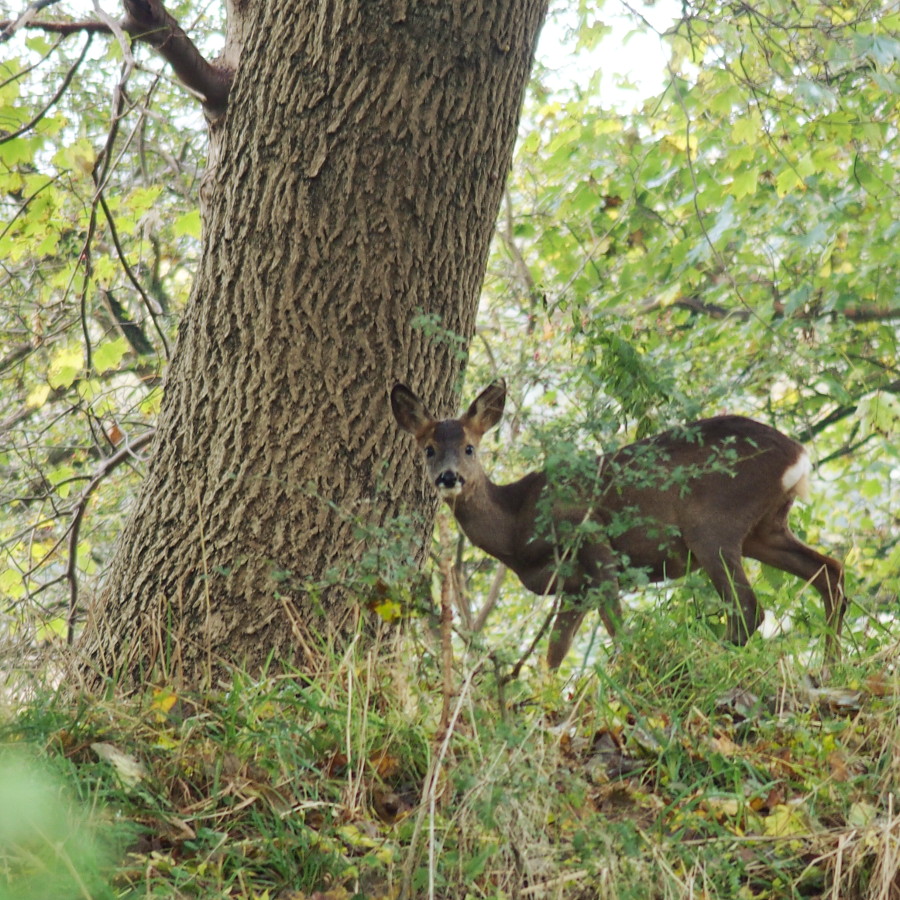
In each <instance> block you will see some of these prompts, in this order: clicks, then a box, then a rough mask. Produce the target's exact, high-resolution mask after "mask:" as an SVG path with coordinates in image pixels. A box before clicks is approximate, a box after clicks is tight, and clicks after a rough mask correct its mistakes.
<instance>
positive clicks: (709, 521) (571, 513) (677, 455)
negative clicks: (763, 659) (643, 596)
mask: <svg viewBox="0 0 900 900" xmlns="http://www.w3.org/2000/svg"><path fill="white" fill-rule="evenodd" d="M505 401H506V384H505V382H504V381H502V380H500V381H496V382H494V383H493V384H491V385H489V386H488V387H487V388H485V389H484V390H483V391H482V392H481V393H480V394H479V395H478V397H477V398H476V399H475V400H474V402H473V403H472V405H471V406H470V407H469V409H468V410H467V411H466V413H465V414H464V415H463V416H461V417H460V418H458V419H444V420H443V421H439V420H437V419H435V418H434V417H433V416H432V415H431V413H429V412H428V410H427V409H426V408H425V406H424V405H423V403H422V401H421V400H420V399H419V398H418V397H417V396H416V395H415V394H413V392H412V391H410V390H409V388H407V387H406V386H405V385H402V384H397V385H395V386H394V388H393V390H392V391H391V408H392V410H393V413H394V417H395V418H396V420H397V423H398V424H399V425H400V427H401V428H403V429H405V430H406V431H408V432H410V433H411V434H413V435H414V436H415V438H416V441H417V442H418V444H419V447H421V449H422V450H423V451H424V453H425V464H426V467H427V469H428V476H429V478H430V479H431V481H432V483H433V484H434V485H435V486H436V488H437V490H438V492H439V493H440V495H441V497H442V498H443V499H444V500H445V501H446V502H447V504H448V505H449V506H450V508H451V509H452V510H453V515H454V516H455V517H456V520H457V522H458V523H459V526H460V528H462V530H463V531H464V532H465V534H466V536H467V537H468V538H469V540H470V541H472V543H473V544H475V546H477V547H480V548H481V549H482V550H484V551H485V552H486V553H488V554H490V555H491V556H493V557H496V558H497V559H498V560H500V562H502V563H504V564H505V565H507V566H508V567H509V568H510V569H512V570H513V572H515V573H516V575H518V577H519V579H520V580H521V582H522V584H523V585H524V586H525V587H526V588H527V589H528V590H530V591H533V592H534V593H536V594H541V595H545V594H555V593H560V594H562V595H563V598H562V599H564V600H565V602H564V603H562V604H561V605H560V608H559V612H558V613H557V615H556V619H555V621H554V626H553V630H552V633H551V637H550V643H549V647H548V651H547V661H548V664H549V665H550V666H551V667H552V668H555V667H557V666H559V664H560V663H561V662H562V660H563V658H564V657H565V655H566V653H567V652H568V649H569V646H570V644H571V643H572V638H573V637H574V635H575V631H576V630H577V628H578V626H579V625H580V624H581V621H582V619H583V618H584V616H585V613H586V606H587V602H586V601H587V597H586V595H587V594H588V592H589V591H592V590H593V591H594V600H595V603H596V602H597V601H599V611H600V616H601V618H602V620H603V624H604V625H605V626H606V629H607V631H608V632H609V633H610V634H611V635H615V632H616V628H617V627H618V625H619V623H620V620H621V608H620V605H619V598H618V592H619V585H618V577H619V575H620V574H622V573H623V572H624V571H625V570H632V571H634V570H638V571H641V572H643V573H644V574H645V576H646V578H647V579H649V580H650V581H661V580H662V579H664V578H679V577H681V576H682V575H684V574H685V572H686V571H687V570H688V567H689V564H690V561H691V560H693V562H694V564H695V565H697V566H699V567H700V568H702V569H704V570H705V571H706V573H707V574H708V575H709V577H710V578H711V579H712V583H713V585H714V586H715V588H716V590H717V591H718V592H719V595H720V596H721V597H722V599H723V600H724V601H725V602H726V603H727V604H728V605H729V607H730V612H729V614H728V618H727V626H726V637H727V639H728V640H729V641H731V642H733V643H736V644H743V643H745V642H746V641H747V640H748V639H749V637H750V635H751V634H753V632H754V631H756V629H757V628H758V627H759V625H760V623H761V622H762V618H763V613H762V609H761V608H760V606H759V603H758V602H757V600H756V596H755V595H754V593H753V589H752V588H751V586H750V582H749V581H748V580H747V576H746V574H745V573H744V569H743V567H742V565H741V557H743V556H748V557H751V558H753V559H758V560H760V561H761V562H764V563H767V564H768V565H770V566H774V567H775V568H777V569H782V570H783V571H785V572H790V573H791V574H793V575H797V576H799V577H800V578H803V579H805V580H806V581H808V582H809V583H811V584H812V585H813V586H814V587H815V588H816V590H817V591H818V592H819V593H820V594H821V595H822V599H823V600H824V603H825V619H826V623H827V628H828V632H827V635H826V657H827V658H833V657H834V656H836V655H837V653H838V652H839V651H838V638H839V636H840V630H841V622H842V619H843V614H844V606H845V598H844V573H843V567H842V565H841V564H840V563H839V562H838V561H837V560H834V559H832V558H831V557H829V556H825V555H823V554H821V553H818V552H817V551H815V550H813V549H812V548H811V547H807V546H806V544H804V543H803V542H802V541H800V540H799V539H798V538H797V537H795V536H794V535H793V534H792V533H791V531H790V529H789V528H788V524H787V518H788V512H789V511H790V508H791V504H792V503H793V502H794V498H795V497H801V498H802V499H807V497H808V494H809V473H810V469H811V463H810V460H809V456H808V455H807V453H806V450H804V448H803V446H802V445H801V444H798V443H797V442H796V441H794V440H791V438H789V437H786V436H785V435H783V434H781V433H780V432H779V431H776V430H775V429H774V428H770V427H769V426H768V425H763V424H761V423H760V422H754V421H753V420H752V419H747V418H744V417H743V416H716V417H714V418H711V419H702V420H701V421H699V422H694V423H692V424H690V425H684V426H681V427H679V428H674V429H672V430H670V431H666V432H663V433H662V434H659V435H656V436H655V437H651V438H647V439H645V440H641V441H638V442H636V443H634V444H630V445H628V446H626V447H623V448H622V449H620V450H618V451H616V452H614V453H611V454H609V455H606V456H599V457H597V458H596V461H594V460H593V459H592V460H591V461H590V462H591V471H590V472H589V473H587V474H584V473H582V474H581V475H577V476H575V477H574V478H572V477H569V478H568V479H567V478H565V477H564V478H561V479H557V478H555V477H554V475H553V474H548V472H547V471H542V472H532V473H530V474H529V475H526V476H525V477H524V478H522V479H520V480H519V481H515V482H513V483H512V484H503V485H500V484H494V483H493V482H492V481H491V480H490V479H489V478H488V477H487V475H486V474H485V471H484V469H482V467H481V463H480V462H479V459H478V445H479V443H480V441H481V438H482V436H483V435H484V433H485V432H486V431H487V430H488V429H490V428H493V427H494V426H495V425H496V424H497V423H498V422H499V421H500V417H501V415H502V414H503V407H504V404H505Z"/></svg>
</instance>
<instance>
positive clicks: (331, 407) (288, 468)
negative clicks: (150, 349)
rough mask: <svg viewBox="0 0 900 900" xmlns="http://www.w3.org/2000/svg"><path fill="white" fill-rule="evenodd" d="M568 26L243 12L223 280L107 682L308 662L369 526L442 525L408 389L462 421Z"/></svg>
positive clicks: (101, 599)
mask: <svg viewBox="0 0 900 900" xmlns="http://www.w3.org/2000/svg"><path fill="white" fill-rule="evenodd" d="M545 5H546V4H545V0H481V2H470V3H461V2H460V3H437V2H435V3H427V2H419V3H414V4H412V3H410V4H407V3H404V2H402V0H393V2H376V0H358V2H341V0H330V2H325V0H320V2H314V0H306V2H292V3H283V2H279V0H258V2H252V3H251V2H245V3H241V4H234V6H235V7H236V8H235V9H233V11H232V20H231V21H230V23H229V35H230V40H231V42H232V45H233V44H234V42H235V41H236V40H237V38H236V36H238V37H240V38H241V39H242V46H241V48H240V57H239V63H238V67H237V73H236V78H235V82H234V86H233V88H232V91H231V95H230V99H229V107H228V113H227V116H226V117H225V119H224V121H223V122H222V123H220V125H219V126H218V127H217V129H216V132H215V134H214V142H215V147H214V152H213V153H212V154H211V159H214V160H215V167H214V169H213V170H212V171H211V173H210V177H209V179H208V181H207V186H206V187H207V192H208V193H206V195H205V197H206V207H207V208H206V214H205V221H204V252H203V259H202V264H201V267H200V271H199V272H198V273H197V279H196V283H195V286H194V291H193V295H192V300H191V302H190V304H189V307H188V310H187V312H186V314H185V318H184V321H183V322H182V325H181V330H180V334H179V339H178V345H177V350H176V353H175V355H174V359H173V362H172V366H171V369H170V371H169V373H168V376H167V382H166V392H165V400H164V404H163V410H162V413H161V416H160V422H159V432H158V436H157V438H156V441H155V451H154V458H153V462H152V464H151V467H150V472H149V474H148V477H147V479H146V480H145V482H144V484H143V486H142V489H141V491H140V494H139V496H138V498H137V500H136V503H135V506H134V508H133V510H132V513H131V516H130V519H129V522H128V524H127V526H126V528H125V530H124V533H123V534H122V536H121V538H120V541H119V543H118V545H117V550H116V554H115V556H114V559H113V561H112V564H111V566H110V569H109V572H108V575H107V577H106V580H105V582H104V584H103V586H102V589H101V590H100V592H99V594H98V597H97V601H96V602H95V604H94V607H93V609H92V611H91V615H90V616H89V621H88V623H87V626H86V633H85V636H84V639H83V641H82V644H81V646H82V649H83V650H84V652H85V654H86V657H87V659H89V660H90V665H92V666H94V667H95V668H96V669H97V670H98V671H99V672H100V673H101V674H112V673H113V672H123V673H124V674H125V676H126V677H127V678H130V679H140V678H144V677H148V675H149V674H150V673H151V671H154V670H155V672H156V673H157V674H158V675H167V676H169V677H171V676H172V675H173V674H174V675H179V676H181V677H183V678H184V679H185V680H186V681H188V682H194V683H196V682H197V681H198V680H200V679H201V678H202V677H203V675H204V673H208V672H212V671H214V670H215V669H216V668H217V666H218V663H219V661H221V660H226V661H234V662H238V663H241V664H243V665H247V666H248V667H250V668H251V669H255V668H258V667H259V666H260V665H261V664H263V663H264V661H265V660H266V658H267V657H268V656H269V655H270V654H274V656H275V657H277V658H283V659H293V660H296V661H297V662H298V663H300V664H303V662H304V660H305V655H306V654H307V653H308V652H309V649H310V647H311V646H312V643H311V642H312V641H313V640H314V639H313V638H312V636H313V635H317V634H321V633H323V632H324V631H326V630H328V629H332V631H334V630H337V631H340V629H341V627H342V625H343V626H346V625H347V623H348V613H349V614H351V615H350V619H351V620H352V618H353V615H352V614H353V611H354V609H355V606H354V604H355V602H356V601H357V600H358V595H356V594H355V592H354V591H353V590H348V589H347V582H346V578H347V577H348V576H347V574H346V573H347V571H348V567H349V566H352V564H353V563H354V562H355V561H357V560H358V559H359V557H360V556H361V553H362V549H363V547H364V546H371V540H369V539H366V538H364V537H363V536H362V535H363V533H364V531H365V529H377V528H378V527H379V526H382V525H385V524H389V523H390V521H391V520H392V518H393V517H395V516H397V515H398V514H399V513H401V511H403V510H404V509H406V508H408V507H414V506H418V507H420V508H422V509H424V510H426V511H432V510H433V505H432V503H433V501H432V500H431V497H430V495H429V494H428V493H426V492H424V491H423V484H422V475H421V472H420V469H419V466H418V461H417V460H416V459H415V458H414V457H413V455H412V452H411V449H410V447H409V442H408V438H407V437H406V436H401V434H400V433H399V431H398V430H397V429H396V428H395V426H394V425H393V422H392V419H391V417H390V415H389V412H388V402H387V399H388V391H389V389H390V386H391V384H392V383H393V382H394V381H395V380H403V381H409V382H410V383H411V384H414V385H415V386H416V388H417V389H418V390H420V391H421V392H422V393H423V394H425V395H426V396H429V397H437V398H439V399H440V400H442V401H443V402H444V404H445V405H446V406H447V408H451V407H452V406H453V403H454V402H455V399H456V396H457V391H458V387H459V376H460V372H461V367H462V363H463V360H462V358H461V354H460V349H461V347H462V348H464V347H466V346H467V342H468V340H469V339H470V337H471V335H472V332H473V328H474V318H475V312H476V306H477V298H478V293H479V288H480V284H481V279H482V277H483V273H484V268H485V264H486V258H487V252H488V245H489V240H490V236H491V232H492V229H493V224H494V219H495V216H496V214H497V210H498V207H499V203H500V197H501V192H502V190H503V185H504V181H505V177H506V173H507V169H508V167H509V163H510V158H511V154H512V147H513V142H514V138H515V133H516V124H517V120H518V112H519V108H520V104H521V99H522V94H523V90H524V86H525V83H526V79H527V75H528V71H529V68H530V64H531V60H532V53H533V47H534V43H535V39H536V34H537V31H538V28H539V26H540V22H541V20H542V17H543V14H544V12H545ZM235 17H237V18H235ZM426 317H427V320H429V321H431V322H432V323H433V324H434V325H435V326H436V327H428V328H423V327H422V324H421V323H422V322H424V321H425V320H426ZM417 320H419V324H417ZM447 335H458V336H460V338H461V339H462V342H461V343H460V341H458V340H456V339H452V338H450V339H448V337H447ZM428 518H429V516H428V515H426V516H425V517H424V519H428ZM360 525H361V526H362V528H360ZM429 533H430V523H429V522H427V521H425V522H424V523H423V525H422V526H421V529H420V538H421V540H420V544H424V543H426V542H427V540H428V535H429ZM163 663H164V664H165V667H164V668H161V667H160V666H161V664H163Z"/></svg>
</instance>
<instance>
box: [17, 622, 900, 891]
mask: <svg viewBox="0 0 900 900" xmlns="http://www.w3.org/2000/svg"><path fill="white" fill-rule="evenodd" d="M498 615H499V613H498ZM688 616H689V611H686V610H685V609H684V608H683V607H680V606H677V605H675V604H673V605H672V608H671V609H669V608H668V607H667V606H666V605H665V604H663V606H661V607H655V608H654V609H653V610H652V611H647V612H645V613H643V614H638V615H636V616H634V617H633V618H632V621H631V624H632V629H631V630H632V637H631V638H627V639H624V640H623V641H622V642H621V643H620V645H619V647H618V648H617V650H616V652H615V653H614V654H612V655H611V656H604V654H603V653H601V659H600V661H599V663H598V664H597V665H595V666H592V667H588V668H586V669H585V668H583V667H579V666H578V660H577V658H574V657H573V658H572V660H571V663H572V671H573V672H575V673H576V674H574V675H572V676H570V677H569V678H566V676H565V675H559V674H550V673H547V672H546V671H544V670H543V668H542V666H541V665H540V663H539V662H538V661H537V660H534V661H532V663H533V664H532V666H531V667H530V668H529V667H526V668H525V670H524V675H523V677H522V678H520V679H519V680H517V681H514V682H511V683H507V684H505V685H500V684H498V681H497V673H496V671H495V669H494V667H493V666H491V665H489V664H486V663H485V657H484V655H482V656H481V657H480V658H475V656H474V654H473V655H472V656H471V657H467V656H466V655H465V653H464V651H463V650H462V649H461V648H460V647H457V648H456V659H455V662H454V666H453V670H452V672H450V673H443V672H441V671H440V670H439V660H440V654H439V653H438V652H437V650H436V649H434V648H431V649H429V645H428V644H427V638H423V639H422V641H421V642H419V643H417V642H416V640H415V637H416V636H415V631H416V630H415V628H414V627H413V628H411V629H409V630H408V631H407V633H406V634H404V635H403V636H402V637H401V638H400V641H401V642H402V643H401V646H400V648H399V650H398V651H397V652H396V653H394V654H392V655H391V656H390V658H388V659H384V658H380V657H376V655H375V653H374V652H370V653H369V654H368V655H367V654H366V653H365V652H363V651H361V650H360V651H358V652H356V653H347V654H346V655H345V656H344V657H343V658H335V659H334V660H332V661H330V664H329V665H327V666H326V667H325V668H324V669H323V670H322V672H321V673H319V674H318V675H317V676H316V677H315V678H310V677H305V676H304V675H303V674H301V673H287V674H281V675H267V676H265V677H261V678H258V679H253V678H250V677H249V676H247V675H246V674H244V673H240V672H236V673H234V675H233V678H232V680H231V683H230V684H229V686H228V687H227V689H222V690H220V691H219V692H214V693H207V694H204V695H202V696H198V695H191V694H187V693H181V694H179V693H175V692H173V691H172V689H171V687H169V686H165V685H163V686H159V687H158V688H156V689H148V690H147V691H146V692H145V693H143V694H141V695H139V696H132V697H127V698H126V697H112V698H101V697H86V696H83V695H82V696H79V697H71V696H70V695H68V694H67V693H66V692H64V691H50V690H46V691H44V692H43V693H39V694H37V695H34V696H32V697H31V698H30V699H29V700H27V701H26V702H22V703H19V704H18V705H17V706H16V708H15V709H13V710H10V711H9V712H8V713H7V714H6V715H5V716H4V719H3V723H2V725H0V745H2V748H3V752H2V754H0V900H7V898H10V900H12V898H16V900H20V898H21V900H44V898H51V897H52V898H55V900H66V898H70V897H71V898H113V897H167V898H182V897H184V898H189V897H190V898H213V897H230V898H231V897H233V898H248V900H249V898H276V897H278V898H285V900H286V898H295V900H298V898H304V897H310V898H312V897H318V898H320V900H326V898H327V900H339V898H350V897H367V898H395V897H400V896H404V895H405V896H409V897H416V898H419V897H430V896H433V897H439V898H460V900H463V898H506V897H509V898H512V897H521V898H529V897H553V898H595V897H597V898H605V897H608V898H619V900H627V898H635V900H638V898H640V900H648V898H682V897H704V898H773V900H774V898H779V900H782V898H810V897H816V898H818V897H835V898H841V900H854V898H860V900H861V898H871V900H893V898H896V897H898V896H900V877H898V875H897V869H898V865H900V810H898V807H900V796H898V792H900V786H898V776H900V765H898V762H897V759H898V754H900V749H898V748H900V725H898V721H900V683H898V676H897V672H896V668H895V659H896V656H897V650H898V645H897V643H896V642H893V643H892V642H891V641H890V639H888V638H887V637H886V636H885V635H884V634H883V633H881V634H878V635H876V636H875V637H871V638H869V639H867V643H865V645H863V644H862V643H861V642H860V640H861V639H857V641H856V642H854V641H852V640H851V641H850V642H848V643H849V649H848V653H847V659H846V661H845V663H844V664H843V665H842V666H838V667H836V668H835V669H834V670H833V671H832V673H831V677H830V679H829V681H828V685H827V687H817V686H816V684H815V683H814V681H813V680H812V679H811V678H810V676H809V675H808V673H807V672H806V670H805V668H804V663H803V660H804V659H805V652H806V646H805V644H806V637H805V635H804V634H802V633H797V634H794V635H791V636H788V637H778V638H774V639H771V640H768V641H764V640H762V639H759V638H754V640H753V641H751V642H750V644H749V645H748V646H747V647H746V648H743V649H740V650H736V649H734V648H730V647H727V646H725V645H723V644H721V643H719V642H718V641H717V640H716V638H715V636H714V635H713V634H712V632H711V630H710V629H709V628H707V627H705V626H704V625H702V624H698V623H697V622H695V621H690V620H689V619H688ZM510 655H511V656H512V655H513V654H510ZM445 677H447V678H449V679H450V680H451V681H452V684H453V687H454V692H453V696H452V698H451V702H450V722H449V727H445V723H442V722H441V721H440V718H441V707H442V694H441V684H442V680H443V679H444V678H445Z"/></svg>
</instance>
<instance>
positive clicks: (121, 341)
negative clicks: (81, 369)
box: [93, 337, 128, 375]
mask: <svg viewBox="0 0 900 900" xmlns="http://www.w3.org/2000/svg"><path fill="white" fill-rule="evenodd" d="M127 352H128V341H127V340H125V338H124V337H120V338H116V340H114V341H107V342H106V343H105V344H101V345H100V346H99V347H97V349H96V350H94V354H93V363H94V369H95V371H96V372H97V374H98V375H102V374H103V373H104V372H108V371H109V370H110V369H116V368H118V366H119V363H120V362H121V361H122V357H123V356H125V354H126V353H127Z"/></svg>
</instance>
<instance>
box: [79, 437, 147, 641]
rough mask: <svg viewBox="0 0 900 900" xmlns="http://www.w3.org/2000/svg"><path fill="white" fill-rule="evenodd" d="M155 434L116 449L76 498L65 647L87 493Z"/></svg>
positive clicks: (134, 456)
mask: <svg viewBox="0 0 900 900" xmlns="http://www.w3.org/2000/svg"><path fill="white" fill-rule="evenodd" d="M155 434H156V429H153V430H151V431H146V432H144V434H142V435H141V436H140V437H137V438H135V439H134V440H133V441H131V442H130V443H127V444H126V445H125V446H124V447H122V448H121V449H120V450H117V451H116V452H115V453H113V455H112V456H110V457H107V459H105V460H103V463H102V465H100V466H99V468H98V469H97V471H96V472H95V473H94V477H93V478H92V479H91V480H90V482H89V483H88V485H87V487H86V488H85V489H84V490H83V491H82V492H81V496H80V497H79V498H78V502H77V503H76V504H75V507H74V509H73V511H72V523H71V525H69V535H68V547H69V559H68V562H67V563H66V580H67V581H68V582H69V615H68V620H67V633H66V639H67V642H68V644H69V646H72V643H73V641H74V637H75V615H76V612H77V606H78V535H79V533H80V531H81V522H82V520H83V519H84V513H85V510H86V509H87V504H88V500H90V498H91V494H92V493H93V492H94V491H95V490H96V489H97V487H98V486H99V485H100V484H101V483H102V482H103V479H104V478H106V477H107V475H109V473H110V472H112V471H113V469H115V468H117V467H118V466H119V465H121V464H122V463H123V462H125V461H126V460H129V459H134V458H136V454H137V451H138V450H140V449H142V448H143V447H145V446H146V445H147V444H149V443H150V441H152V440H153V437H154V436H155Z"/></svg>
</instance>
